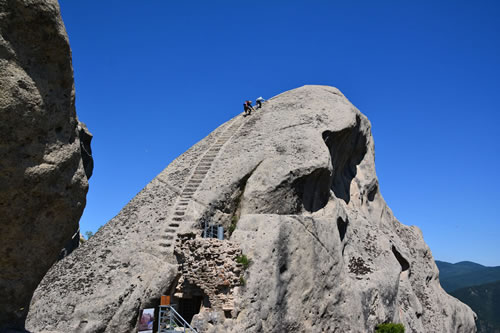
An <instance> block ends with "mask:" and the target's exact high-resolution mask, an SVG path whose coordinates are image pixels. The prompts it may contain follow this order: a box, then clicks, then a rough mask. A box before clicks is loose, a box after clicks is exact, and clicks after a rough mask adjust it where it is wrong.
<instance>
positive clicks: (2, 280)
mask: <svg viewBox="0 0 500 333" xmlns="http://www.w3.org/2000/svg"><path fill="white" fill-rule="evenodd" d="M80 133H81V134H80ZM84 134H85V136H84ZM80 135H82V137H83V140H80ZM91 137H92V136H91V135H90V133H89V132H88V130H87V129H86V127H85V125H83V124H81V123H79V122H78V119H77V117H76V113H75V97H74V85H73V69H72V64H71V51H70V48H69V44H68V38H67V35H66V31H65V28H64V25H63V22H62V20H61V17H60V13H59V4H58V2H57V1H56V0H0V267H1V269H0V331H2V329H5V328H7V327H13V328H20V329H22V327H23V326H24V319H25V316H26V314H27V310H28V305H29V303H30V300H31V296H32V294H33V292H34V290H35V288H36V286H37V285H38V283H39V282H40V280H41V279H42V278H43V276H44V274H45V273H46V272H47V270H48V269H49V268H50V266H51V265H52V264H53V263H54V261H55V260H57V258H58V255H59V253H60V251H61V249H62V248H63V247H64V246H65V245H66V243H67V242H68V241H69V240H70V239H71V237H72V236H73V235H74V234H75V233H76V232H77V230H78V221H79V219H80V216H81V214H82V211H83V208H84V207H85V197H86V194H87V189H88V176H90V173H91V172H92V157H91V155H90V153H91V152H90V140H91ZM83 146H85V147H86V149H87V151H86V152H85V153H83V154H82V149H81V147H83ZM87 153H88V154H87ZM82 155H83V156H82ZM84 159H85V160H84ZM86 172H87V175H86Z"/></svg>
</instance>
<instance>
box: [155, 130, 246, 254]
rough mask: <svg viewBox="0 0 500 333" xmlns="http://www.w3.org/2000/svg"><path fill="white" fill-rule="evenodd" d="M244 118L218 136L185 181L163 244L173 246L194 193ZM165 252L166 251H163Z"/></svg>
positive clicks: (163, 238) (167, 246) (163, 245)
mask: <svg viewBox="0 0 500 333" xmlns="http://www.w3.org/2000/svg"><path fill="white" fill-rule="evenodd" d="M243 124H244V121H243V120H236V121H235V122H234V123H233V124H232V125H231V126H229V127H228V128H227V129H226V130H225V131H224V132H223V133H222V134H221V135H220V136H219V137H217V138H216V140H215V142H214V143H213V144H212V146H210V147H209V149H208V150H206V151H205V154H204V155H203V156H202V157H201V159H200V160H199V161H198V164H196V166H195V168H194V170H193V173H192V174H191V176H190V177H189V179H188V180H187V182H186V183H185V185H184V187H183V189H182V191H181V194H180V196H179V198H178V199H177V202H176V204H175V205H174V207H173V208H174V210H173V211H174V212H173V214H172V217H171V222H170V223H169V224H168V228H167V229H165V234H164V235H163V236H162V242H161V244H160V245H161V246H162V247H166V248H171V247H173V244H174V242H175V238H176V235H177V230H178V228H179V227H180V224H181V223H182V221H184V216H185V213H186V211H187V207H188V206H189V203H190V201H191V199H192V198H193V195H194V193H195V192H196V191H197V190H198V188H199V186H200V184H201V183H202V182H203V180H204V179H205V177H206V175H207V173H208V172H209V171H210V169H211V167H212V163H213V161H214V160H215V159H216V158H217V155H218V154H219V152H220V150H221V149H222V147H223V146H224V144H226V142H227V141H228V140H229V139H230V138H231V137H233V135H234V134H235V133H236V132H237V131H238V130H239V129H240V128H241V127H242V126H243ZM162 253H165V254H166V252H162Z"/></svg>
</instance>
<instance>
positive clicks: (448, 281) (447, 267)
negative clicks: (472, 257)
mask: <svg viewBox="0 0 500 333" xmlns="http://www.w3.org/2000/svg"><path fill="white" fill-rule="evenodd" d="M436 265H437V266H438V268H439V282H440V283H441V286H442V287H443V289H444V290H446V291H447V292H448V293H449V292H452V291H454V290H458V289H460V288H465V287H471V286H478V285H481V284H485V283H491V282H495V281H499V280H500V266H497V267H488V266H483V265H480V264H476V263H474V262H470V261H462V262H458V263H456V264H450V263H448V262H444V261H439V260H436Z"/></svg>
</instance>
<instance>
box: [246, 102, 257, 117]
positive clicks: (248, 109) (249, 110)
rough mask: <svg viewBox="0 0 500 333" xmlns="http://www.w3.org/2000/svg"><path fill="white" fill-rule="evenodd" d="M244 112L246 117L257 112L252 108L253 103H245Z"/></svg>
mask: <svg viewBox="0 0 500 333" xmlns="http://www.w3.org/2000/svg"><path fill="white" fill-rule="evenodd" d="M243 110H244V111H245V116H246V115H249V114H252V111H255V109H254V108H253V106H252V101H245V103H243Z"/></svg>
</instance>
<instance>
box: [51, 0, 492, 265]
mask: <svg viewBox="0 0 500 333" xmlns="http://www.w3.org/2000/svg"><path fill="white" fill-rule="evenodd" d="M60 3H61V8H62V14H63V19H64V22H65V24H66V29H67V31H68V35H69V39H70V43H71V47H72V50H73V66H74V71H75V84H76V105H77V112H78V115H79V117H80V119H81V120H82V121H84V122H85V123H86V124H87V125H88V127H89V129H90V130H91V132H92V133H93V134H94V141H93V143H92V149H93V152H94V159H95V169H94V175H93V177H92V179H91V180H90V191H89V194H88V203H87V208H86V210H85V213H84V215H83V217H82V220H81V229H82V232H84V231H87V230H90V231H96V230H97V229H98V227H99V226H100V225H103V224H105V223H106V222H107V221H108V220H109V219H111V218H112V217H113V216H115V215H116V214H117V213H118V212H119V211H120V209H121V208H122V207H123V206H125V204H126V203H127V202H128V201H129V200H130V199H131V198H132V197H134V195H135V194H136V193H137V192H139V191H140V190H141V189H142V188H143V187H144V186H145V185H146V184H147V183H148V182H149V181H150V180H151V179H152V178H154V177H155V176H156V175H157V174H158V173H159V172H160V171H161V170H163V168H165V167H166V166H167V165H168V164H169V163H170V162H171V161H172V160H173V159H174V158H176V157H177V156H178V155H180V154H182V153H183V152H184V151H186V150H187V149H188V148H189V147H190V146H192V145H193V144H194V143H196V142H197V141H199V140H201V139H202V138H204V137H205V136H206V135H207V134H208V133H210V132H211V131H212V130H213V129H215V128H216V127H217V126H218V125H220V124H221V123H223V122H224V121H226V120H228V119H230V118H232V117H233V116H235V115H236V114H237V113H239V112H241V104H242V101H243V100H244V99H247V98H250V99H252V100H254V99H255V98H256V97H258V96H260V95H262V96H264V97H265V98H268V97H271V96H274V95H276V94H278V93H280V92H283V91H285V90H289V89H292V88H296V87H299V86H301V85H304V84H325V85H332V86H335V87H337V88H339V89H340V90H341V91H342V92H343V93H344V94H345V95H346V96H347V97H348V98H349V99H350V100H351V102H352V103H353V104H354V105H356V106H357V107H358V108H359V109H360V110H361V111H362V112H363V113H364V114H366V115H367V116H368V118H369V119H370V120H371V122H372V125H373V135H374V138H375V148H376V162H377V163H376V166H377V173H378V177H379V180H380V184H381V186H380V187H381V191H382V194H383V196H384V197H385V199H386V201H387V203H388V204H389V206H390V207H391V208H392V210H393V211H394V213H395V215H396V216H397V218H398V219H399V220H400V221H401V222H402V223H405V224H408V225H417V226H419V227H420V228H421V229H422V230H423V233H424V238H425V240H426V242H427V243H428V244H429V246H430V247H431V250H432V252H433V254H434V257H435V258H436V259H440V260H445V261H450V262H457V261H461V260H471V261H475V262H478V263H481V264H485V265H500V214H499V206H500V175H499V171H500V168H499V165H500V150H499V145H498V141H499V139H500V134H499V132H498V126H499V120H500V116H499V111H500V101H499V99H500V20H499V17H500V1H481V0H480V1H474V2H472V1H460V0H449V1H342V2H340V1H314V0H308V1H293V0H292V1H291V0H287V1H235V0H228V1H218V0H212V1H205V0H200V1H189V0H184V1H163V0H148V1H124V0H121V1H117V0H107V1H102V0H99V1H97V0H85V1H74V0H60Z"/></svg>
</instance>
